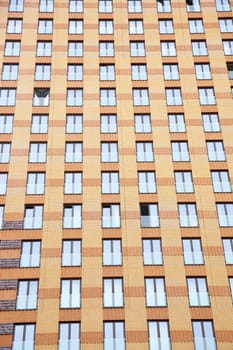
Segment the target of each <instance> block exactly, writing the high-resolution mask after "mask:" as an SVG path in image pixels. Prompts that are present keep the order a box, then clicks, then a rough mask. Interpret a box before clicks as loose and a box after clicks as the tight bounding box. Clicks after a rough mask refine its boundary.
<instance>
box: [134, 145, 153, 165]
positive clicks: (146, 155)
mask: <svg viewBox="0 0 233 350" xmlns="http://www.w3.org/2000/svg"><path fill="white" fill-rule="evenodd" d="M136 159H137V162H153V161H154V150H153V143H152V142H136Z"/></svg>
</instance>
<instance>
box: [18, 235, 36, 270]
mask: <svg viewBox="0 0 233 350" xmlns="http://www.w3.org/2000/svg"><path fill="white" fill-rule="evenodd" d="M40 246H41V242H40V241H23V242H22V246H21V256H20V267H39V266H40Z"/></svg>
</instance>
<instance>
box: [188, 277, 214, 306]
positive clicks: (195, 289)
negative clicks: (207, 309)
mask: <svg viewBox="0 0 233 350" xmlns="http://www.w3.org/2000/svg"><path fill="white" fill-rule="evenodd" d="M187 287H188V296H189V305H190V306H209V305H210V299H209V294H208V289H207V282H206V278H205V277H188V278H187Z"/></svg>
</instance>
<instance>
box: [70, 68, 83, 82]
mask: <svg viewBox="0 0 233 350" xmlns="http://www.w3.org/2000/svg"><path fill="white" fill-rule="evenodd" d="M67 80H79V81H81V80H83V65H82V64H69V65H68V67H67Z"/></svg>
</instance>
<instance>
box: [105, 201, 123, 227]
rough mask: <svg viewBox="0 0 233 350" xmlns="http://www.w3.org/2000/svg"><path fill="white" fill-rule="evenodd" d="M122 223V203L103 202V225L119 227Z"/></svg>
mask: <svg viewBox="0 0 233 350" xmlns="http://www.w3.org/2000/svg"><path fill="white" fill-rule="evenodd" d="M120 225H121V219H120V205H119V204H103V205H102V227H103V228H119V227H120Z"/></svg>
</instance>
